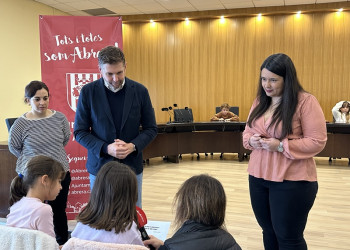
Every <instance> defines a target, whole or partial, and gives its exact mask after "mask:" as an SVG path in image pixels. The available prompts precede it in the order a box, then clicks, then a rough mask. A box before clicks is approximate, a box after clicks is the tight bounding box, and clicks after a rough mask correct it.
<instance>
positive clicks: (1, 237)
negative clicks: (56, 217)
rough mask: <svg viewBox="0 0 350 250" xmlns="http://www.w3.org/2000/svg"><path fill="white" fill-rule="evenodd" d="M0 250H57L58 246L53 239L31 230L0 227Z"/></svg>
mask: <svg viewBox="0 0 350 250" xmlns="http://www.w3.org/2000/svg"><path fill="white" fill-rule="evenodd" d="M0 232H1V233H0V242H1V247H0V249H9V250H10V249H11V250H15V249H23V250H48V249H50V250H51V249H52V250H56V249H57V250H58V249H59V246H58V244H57V242H56V239H55V238H54V237H51V236H50V235H48V234H46V233H44V232H41V231H38V230H31V229H24V228H18V227H9V226H0Z"/></svg>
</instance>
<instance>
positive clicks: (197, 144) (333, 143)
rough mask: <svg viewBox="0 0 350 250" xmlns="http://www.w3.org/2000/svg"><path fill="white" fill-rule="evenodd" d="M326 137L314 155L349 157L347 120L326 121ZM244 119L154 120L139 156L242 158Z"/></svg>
mask: <svg viewBox="0 0 350 250" xmlns="http://www.w3.org/2000/svg"><path fill="white" fill-rule="evenodd" d="M326 125H327V132H328V140H327V144H326V146H325V148H324V149H323V150H322V152H320V153H319V154H318V155H317V156H320V157H321V156H324V157H345V158H349V157H350V124H343V123H327V124H326ZM244 128H245V122H195V123H170V124H158V135H157V137H156V138H155V140H154V141H153V142H151V143H150V144H149V145H148V146H147V147H146V148H145V149H144V151H143V158H144V159H149V158H153V157H161V156H168V159H169V160H170V161H172V162H179V161H178V155H179V154H188V153H211V152H213V153H222V152H223V153H238V158H239V161H242V160H243V156H244V154H245V153H250V151H249V150H247V149H245V148H244V147H243V143H242V132H243V130H244Z"/></svg>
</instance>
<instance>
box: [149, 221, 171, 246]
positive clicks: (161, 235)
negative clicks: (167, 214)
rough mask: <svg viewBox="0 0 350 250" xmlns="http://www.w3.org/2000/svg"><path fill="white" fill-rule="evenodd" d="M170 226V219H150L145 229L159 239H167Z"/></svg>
mask: <svg viewBox="0 0 350 250" xmlns="http://www.w3.org/2000/svg"><path fill="white" fill-rule="evenodd" d="M169 227H170V222H169V221H150V220H149V221H148V222H147V224H146V225H145V229H146V231H147V233H148V235H153V236H155V237H157V238H158V239H160V240H162V241H165V240H166V236H167V235H168V231H169Z"/></svg>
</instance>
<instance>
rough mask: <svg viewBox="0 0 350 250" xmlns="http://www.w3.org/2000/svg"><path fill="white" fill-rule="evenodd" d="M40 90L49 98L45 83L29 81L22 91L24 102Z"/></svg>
mask: <svg viewBox="0 0 350 250" xmlns="http://www.w3.org/2000/svg"><path fill="white" fill-rule="evenodd" d="M40 89H45V90H46V91H47V95H48V96H50V92H49V88H48V87H47V86H46V84H45V83H43V82H41V81H31V82H30V83H29V84H28V85H27V86H26V87H25V89H24V102H25V103H27V102H28V100H29V99H30V98H32V97H33V96H35V93H36V92H37V91H38V90H40Z"/></svg>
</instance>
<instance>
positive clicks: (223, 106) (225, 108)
mask: <svg viewBox="0 0 350 250" xmlns="http://www.w3.org/2000/svg"><path fill="white" fill-rule="evenodd" d="M220 109H221V112H222V113H223V114H224V115H226V114H227V113H228V112H229V111H230V105H228V103H223V104H221V106H220Z"/></svg>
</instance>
